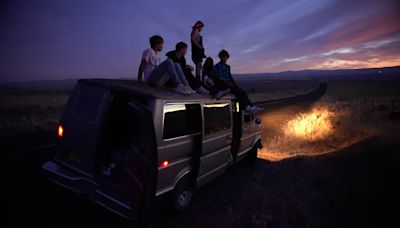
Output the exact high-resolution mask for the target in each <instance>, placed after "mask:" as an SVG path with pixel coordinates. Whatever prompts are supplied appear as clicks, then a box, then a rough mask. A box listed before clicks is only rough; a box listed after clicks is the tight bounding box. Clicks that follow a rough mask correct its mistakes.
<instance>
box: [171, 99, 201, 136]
mask: <svg viewBox="0 0 400 228" xmlns="http://www.w3.org/2000/svg"><path fill="white" fill-rule="evenodd" d="M200 132H201V108H200V104H165V105H164V133H163V138H164V139H171V138H176V137H180V136H185V135H191V134H195V133H200Z"/></svg>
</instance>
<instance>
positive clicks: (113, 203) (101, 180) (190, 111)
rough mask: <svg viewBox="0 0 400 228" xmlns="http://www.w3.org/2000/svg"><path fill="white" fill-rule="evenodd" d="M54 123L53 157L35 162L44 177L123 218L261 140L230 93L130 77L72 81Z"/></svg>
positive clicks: (198, 182) (206, 178)
mask: <svg viewBox="0 0 400 228" xmlns="http://www.w3.org/2000/svg"><path fill="white" fill-rule="evenodd" d="M60 125H62V127H63V129H64V134H63V135H62V137H60V138H59V140H58V143H57V151H56V156H55V158H54V161H48V162H46V163H45V164H43V166H42V167H43V170H44V171H45V172H46V174H47V175H48V177H49V179H50V180H52V181H53V182H55V183H57V184H59V185H61V186H63V187H65V188H67V189H70V190H72V191H74V192H77V193H83V194H86V195H88V198H89V199H91V200H92V201H94V202H96V203H98V204H100V205H101V206H103V207H105V208H107V209H108V210H110V211H112V212H114V213H116V214H119V215H121V216H124V217H126V218H141V217H146V216H147V215H148V214H149V213H150V211H151V209H152V206H153V202H154V200H155V197H156V196H160V195H162V194H165V193H167V192H169V191H172V190H174V188H175V186H176V185H177V183H178V182H179V181H180V180H182V179H185V181H190V183H191V184H192V185H193V187H198V186H202V185H204V184H206V183H208V182H210V181H211V180H213V179H215V178H216V177H218V176H219V175H221V174H222V173H223V172H224V171H225V170H226V169H227V167H228V166H230V165H234V164H235V163H236V162H237V161H239V160H240V159H242V158H243V157H245V156H246V155H247V152H248V151H250V150H251V149H252V148H253V147H254V145H255V144H256V143H257V142H258V141H259V140H260V139H261V136H260V126H259V125H257V124H255V123H254V116H250V117H246V116H245V114H243V113H242V112H241V111H240V110H238V106H237V102H236V101H235V100H234V98H233V97H224V98H222V99H220V100H213V99H211V98H210V97H208V96H203V95H199V94H195V95H190V96H184V95H180V94H177V93H174V92H172V91H170V90H169V89H165V88H156V87H149V86H148V85H146V84H145V83H140V82H135V81H132V80H106V79H87V80H86V79H85V80H79V81H78V83H77V85H76V86H75V88H74V90H73V92H72V93H71V96H70V98H69V100H68V102H67V105H66V107H65V110H64V113H63V115H62V117H61V119H60ZM184 177H188V178H184Z"/></svg>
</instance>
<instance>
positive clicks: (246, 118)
mask: <svg viewBox="0 0 400 228" xmlns="http://www.w3.org/2000/svg"><path fill="white" fill-rule="evenodd" d="M243 118H244V122H245V123H251V122H252V121H253V120H254V114H244V117H243Z"/></svg>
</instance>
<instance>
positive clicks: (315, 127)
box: [283, 107, 333, 141]
mask: <svg viewBox="0 0 400 228" xmlns="http://www.w3.org/2000/svg"><path fill="white" fill-rule="evenodd" d="M332 115H333V113H332V112H330V111H329V110H328V109H327V108H325V107H318V108H314V109H312V110H311V112H308V113H300V114H298V115H297V116H296V117H295V118H293V119H291V120H290V121H288V122H287V124H286V125H284V127H283V131H284V133H285V135H287V136H289V137H295V138H298V139H302V140H308V141H315V140H318V139H323V138H325V137H326V136H328V135H329V134H331V133H332V130H333V128H332V123H331V118H332Z"/></svg>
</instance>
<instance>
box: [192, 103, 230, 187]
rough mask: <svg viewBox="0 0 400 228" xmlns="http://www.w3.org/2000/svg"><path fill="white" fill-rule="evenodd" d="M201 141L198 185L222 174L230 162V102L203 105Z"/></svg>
mask: <svg viewBox="0 0 400 228" xmlns="http://www.w3.org/2000/svg"><path fill="white" fill-rule="evenodd" d="M203 126H204V127H203V140H202V153H201V159H200V160H201V163H200V170H199V175H198V179H197V181H198V184H199V185H201V184H204V183H207V182H208V181H210V180H211V179H213V178H215V177H216V176H218V175H219V174H221V173H223V172H224V171H225V169H226V167H227V164H228V163H229V161H230V153H231V142H232V112H231V103H230V102H218V103H205V104H203Z"/></svg>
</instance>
